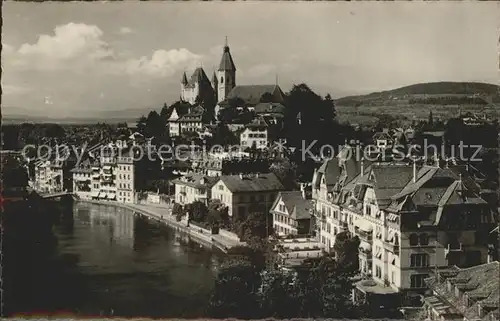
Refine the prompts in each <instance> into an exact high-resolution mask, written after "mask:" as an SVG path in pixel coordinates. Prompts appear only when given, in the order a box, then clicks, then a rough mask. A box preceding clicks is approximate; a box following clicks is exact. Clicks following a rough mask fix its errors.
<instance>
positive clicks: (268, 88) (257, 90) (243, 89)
mask: <svg viewBox="0 0 500 321" xmlns="http://www.w3.org/2000/svg"><path fill="white" fill-rule="evenodd" d="M265 93H269V94H271V95H273V102H275V103H282V102H283V101H284V98H283V96H284V94H283V92H282V91H281V88H280V87H279V86H277V85H244V86H236V87H234V88H233V89H232V90H231V91H230V92H229V94H228V95H227V98H226V100H230V99H235V98H240V99H242V100H243V101H244V102H245V104H246V105H252V106H255V105H257V104H259V103H260V99H261V98H262V96H263V95H264V94H265Z"/></svg>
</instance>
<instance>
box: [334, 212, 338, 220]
mask: <svg viewBox="0 0 500 321" xmlns="http://www.w3.org/2000/svg"><path fill="white" fill-rule="evenodd" d="M333 218H334V219H336V220H338V218H339V212H337V211H333Z"/></svg>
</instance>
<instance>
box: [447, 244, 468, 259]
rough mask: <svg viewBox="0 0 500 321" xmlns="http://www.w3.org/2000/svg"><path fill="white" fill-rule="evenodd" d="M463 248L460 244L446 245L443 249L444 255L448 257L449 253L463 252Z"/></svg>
mask: <svg viewBox="0 0 500 321" xmlns="http://www.w3.org/2000/svg"><path fill="white" fill-rule="evenodd" d="M463 250H464V248H463V245H462V243H459V244H448V245H447V246H446V247H445V248H444V255H445V256H448V254H450V253H458V252H463Z"/></svg>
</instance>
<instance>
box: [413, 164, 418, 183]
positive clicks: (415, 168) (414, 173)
mask: <svg viewBox="0 0 500 321" xmlns="http://www.w3.org/2000/svg"><path fill="white" fill-rule="evenodd" d="M416 181H417V162H415V160H413V183H415V182H416Z"/></svg>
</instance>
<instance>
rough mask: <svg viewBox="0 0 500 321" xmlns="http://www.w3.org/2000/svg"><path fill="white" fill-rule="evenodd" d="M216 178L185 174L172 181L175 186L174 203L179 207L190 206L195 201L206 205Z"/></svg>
mask: <svg viewBox="0 0 500 321" xmlns="http://www.w3.org/2000/svg"><path fill="white" fill-rule="evenodd" d="M217 180H218V178H217V177H209V176H204V175H200V174H194V173H191V174H187V175H185V176H181V177H180V178H178V179H176V180H174V181H173V183H174V184H175V202H176V203H178V204H181V205H186V204H191V203H193V202H196V201H200V202H203V203H205V204H208V200H210V199H211V193H212V186H213V185H214V184H215V182H216V181H217Z"/></svg>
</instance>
